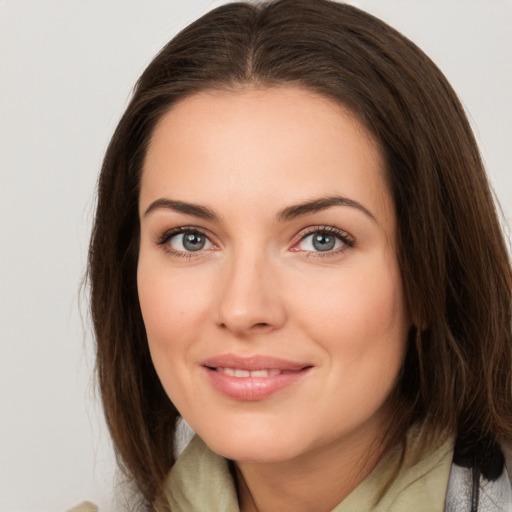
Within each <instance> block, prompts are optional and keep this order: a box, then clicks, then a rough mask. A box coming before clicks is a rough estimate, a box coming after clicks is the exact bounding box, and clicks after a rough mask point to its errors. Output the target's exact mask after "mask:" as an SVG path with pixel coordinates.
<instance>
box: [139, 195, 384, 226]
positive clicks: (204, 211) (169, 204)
mask: <svg viewBox="0 0 512 512" xmlns="http://www.w3.org/2000/svg"><path fill="white" fill-rule="evenodd" d="M333 206H349V207H352V208H356V209H358V210H360V211H361V212H363V213H364V214H365V215H367V216H368V217H369V218H370V219H372V220H373V221H375V222H376V221H377V220H376V218H375V216H374V215H373V214H372V212H370V210H368V209H367V208H365V207H364V206H363V205H362V204H361V203H358V202H357V201H354V200H353V199H348V198H347V197H342V196H329V197H321V198H319V199H314V200H312V201H307V202H305V203H300V204H296V205H292V206H287V207H286V208H284V209H283V210H281V211H280V212H279V213H278V214H277V215H276V219H277V221H278V222H286V221H289V220H292V219H296V218H297V217H301V216H303V215H310V214H312V213H316V212H320V211H322V210H327V209H328V208H332V207H333ZM159 209H164V210H173V211H175V212H178V213H184V214H186V215H193V216H194V217H198V218H200V219H206V220H211V221H214V222H220V217H219V216H218V215H217V214H216V213H215V212H214V211H213V210H210V208H207V207H206V206H201V205H198V204H193V203H186V202H184V201H176V200H173V199H167V198H164V197H162V198H160V199H157V200H156V201H153V202H152V203H151V204H150V205H149V206H148V207H147V209H146V211H145V212H144V216H145V217H146V216H148V215H149V214H150V213H152V212H154V211H155V210H159Z"/></svg>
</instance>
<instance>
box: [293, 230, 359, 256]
mask: <svg viewBox="0 0 512 512" xmlns="http://www.w3.org/2000/svg"><path fill="white" fill-rule="evenodd" d="M314 233H327V234H329V235H333V236H335V237H336V238H338V239H339V240H341V242H343V244H344V247H342V248H338V249H335V250H331V251H325V252H322V251H306V250H301V249H299V248H297V246H298V244H300V242H302V241H303V240H305V239H306V238H307V237H308V236H311V235H312V234H314ZM355 242H356V241H355V238H354V237H353V236H352V235H351V234H350V233H348V232H347V231H345V230H343V229H340V228H336V227H334V226H327V225H318V226H308V227H307V228H305V229H303V230H302V231H301V232H300V233H299V234H298V235H297V236H296V238H295V241H294V242H293V245H292V247H291V248H290V250H291V251H296V252H304V253H307V254H308V255H314V256H315V257H317V256H320V257H322V256H329V255H334V254H339V253H342V252H344V251H346V250H347V249H350V248H352V247H354V245H355Z"/></svg>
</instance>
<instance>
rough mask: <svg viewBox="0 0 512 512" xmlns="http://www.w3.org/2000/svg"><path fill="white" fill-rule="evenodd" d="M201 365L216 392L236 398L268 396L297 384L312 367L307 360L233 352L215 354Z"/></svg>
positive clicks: (253, 399) (246, 399) (257, 398)
mask: <svg viewBox="0 0 512 512" xmlns="http://www.w3.org/2000/svg"><path fill="white" fill-rule="evenodd" d="M201 366H202V367H203V368H204V371H205V373H206V376H207V378H208V381H209V382H210V384H211V385H212V386H213V388H214V389H215V390H216V391H217V392H220V393H221V394H222V395H225V396H227V397H229V398H232V399H235V400H239V401H255V400H263V399H265V398H269V397H270V396H272V395H274V394H276V393H278V392H279V391H281V390H283V389H285V388H289V387H291V386H293V385H295V384H298V383H299V382H300V381H302V380H303V379H304V378H305V377H306V375H308V374H309V373H310V371H311V370H312V369H313V365H311V364H305V363H300V362H295V361H287V360H284V359H279V358H274V357H268V356H253V357H248V358H244V357H239V356H234V355H222V356H217V357H214V358H211V359H208V360H207V361H204V362H203V363H202V364H201Z"/></svg>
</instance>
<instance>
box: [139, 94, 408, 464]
mask: <svg viewBox="0 0 512 512" xmlns="http://www.w3.org/2000/svg"><path fill="white" fill-rule="evenodd" d="M384 174H385V173H384V166H383V159H382V157H381V154H380V152H379V149H378V147H377V145H376V143H375V142H374V141H373V140H372V138H371V136H370V135H369V133H368V132H367V131H366V130H365V129H364V127H363V126H362V125H361V124H360V123H359V122H358V120H357V119H356V118H355V117H354V116H353V115H352V114H351V113H350V112H349V111H347V110H346V109H344V108H342V107H341V106H339V105H337V104H336V103H334V102H332V101H330V100H328V99H325V98H323V97H320V96H318V95H315V94H314V93H311V92H308V91H305V90H302V89H296V88H291V87H290V88H288V87H279V88H271V89H263V90H262V89H250V88H249V89H245V90H243V91H237V92H226V91H211V92H202V93H198V94H196V95H194V96H191V97H189V98H187V99H185V100H182V101H181V102H180V103H178V104H177V105H175V106H174V107H173V108H172V109H171V110H170V111H169V112H168V113H167V114H166V115H165V116H164V117H163V118H162V119H161V121H160V122H159V124H158V125H157V127H156V130H155V132H154V135H153V137H152V140H151V143H150V145H149V148H148V152H147V156H146V160H145V162H144V168H143V174H142V182H141V192H140V222H141V239H140V254H139V264H138V290H139V300H140V305H141V308H142V314H143V318H144V323H145V327H146V331H147V337H148V342H149V348H150V351H151V356H152V360H153V363H154V365H155V368H156V371H157V373H158V375H159V378H160V380H161V382H162V384H163V386H164V388H165V390H166V392H167V394H168V395H169V398H170V399H171V400H172V402H173V403H174V404H175V406H176V407H177V408H178V410H179V411H180V413H181V414H182V415H183V417H184V418H185V420H186V421H187V422H188V423H189V424H190V425H191V427H192V428H193V429H194V430H195V431H196V432H197V433H198V434H199V435H200V436H201V437H202V438H203V440H204V441H205V442H206V443H207V444H208V445H209V446H210V447H211V448H212V449H213V450H214V451H216V452H217V453H220V454H221V455H223V456H225V457H227V458H230V459H234V460H237V461H281V460H292V459H294V458H295V457H298V456H300V455H307V454H309V453H314V452H315V451H318V450H322V449H325V448H326V447H334V446H337V445H341V444H342V443H345V442H347V441H348V440H350V442H352V443H354V442H356V443H357V442H362V443H364V442H366V441H368V443H371V442H372V441H374V440H375V438H378V437H379V435H382V430H383V428H385V426H386V422H387V421H388V420H389V417H390V410H389V400H388V398H389V396H390V393H391V392H392V390H393V389H394V387H395V385H396V381H397V376H398V373H399V370H400V367H401V363H402V361H403V357H404V351H405V340H406V336H407V332H408V330H409V326H410V318H409V315H408V312H407V308H406V306H405V304H404V297H403V291H402V283H401V278H400V272H399V268H398V264H397V257H396V246H395V231H396V227H395V222H396V219H395V214H394V211H393V204H392V200H391V198H390V193H389V191H388V186H387V183H386V180H385V175H384Z"/></svg>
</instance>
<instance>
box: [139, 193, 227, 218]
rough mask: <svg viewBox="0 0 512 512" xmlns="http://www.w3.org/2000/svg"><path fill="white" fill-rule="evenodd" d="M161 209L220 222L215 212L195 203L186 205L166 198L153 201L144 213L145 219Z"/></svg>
mask: <svg viewBox="0 0 512 512" xmlns="http://www.w3.org/2000/svg"><path fill="white" fill-rule="evenodd" d="M159 209H164V210H173V211H175V212H179V213H185V214H186V215H193V216H194V217H199V218H200V219H206V220H213V221H217V222H218V221H219V220H220V219H219V217H218V216H217V215H216V214H215V212H213V211H212V210H210V208H207V207H206V206H200V205H198V204H193V203H185V202H183V201H174V200H172V199H166V198H164V197H162V198H160V199H157V200H156V201H153V202H152V203H151V204H150V205H149V206H148V207H147V209H146V211H145V212H144V217H146V216H148V215H149V214H150V213H151V212H154V211H155V210H159Z"/></svg>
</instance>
